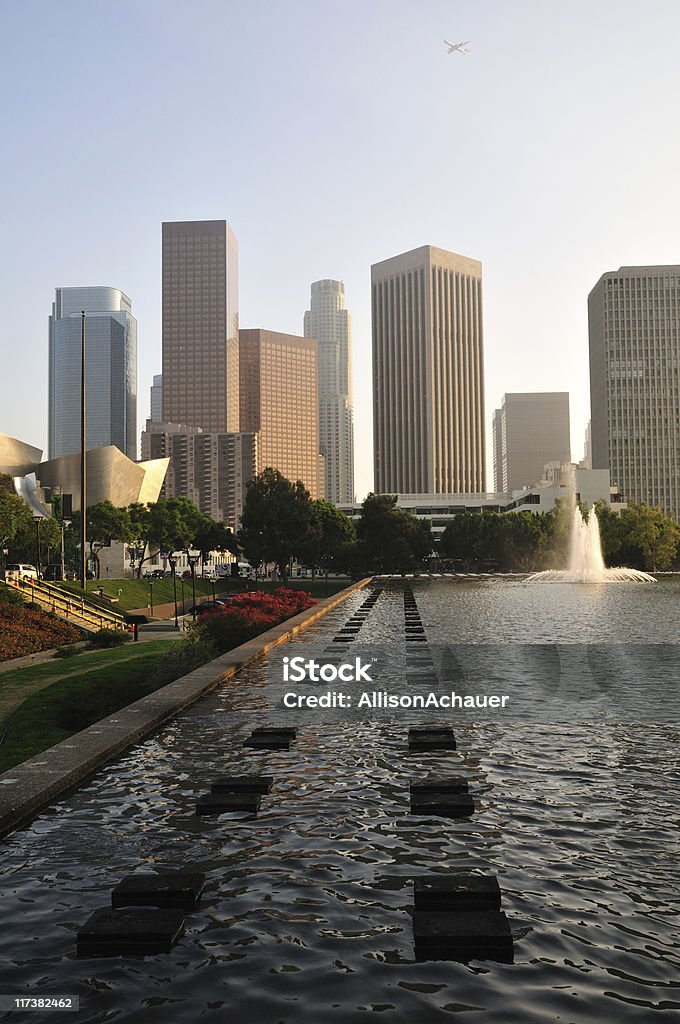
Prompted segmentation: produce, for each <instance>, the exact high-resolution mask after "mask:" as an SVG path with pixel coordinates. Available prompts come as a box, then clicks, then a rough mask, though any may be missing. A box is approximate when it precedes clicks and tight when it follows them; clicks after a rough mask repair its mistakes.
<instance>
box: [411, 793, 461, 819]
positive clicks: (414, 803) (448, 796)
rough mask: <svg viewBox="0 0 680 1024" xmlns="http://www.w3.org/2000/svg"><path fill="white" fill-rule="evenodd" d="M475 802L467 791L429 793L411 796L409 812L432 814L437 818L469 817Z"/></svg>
mask: <svg viewBox="0 0 680 1024" xmlns="http://www.w3.org/2000/svg"><path fill="white" fill-rule="evenodd" d="M474 813H475V804H474V801H473V799H472V797H471V796H470V794H469V793H430V794H429V795H428V796H415V797H414V796H411V814H423V815H434V816H435V817H438V818H469V817H470V815H471V814H474Z"/></svg>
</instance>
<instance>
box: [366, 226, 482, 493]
mask: <svg viewBox="0 0 680 1024" xmlns="http://www.w3.org/2000/svg"><path fill="white" fill-rule="evenodd" d="M371 288H372V311H373V435H374V465H375V489H376V491H377V492H379V493H399V494H426V493H429V494H456V493H458V494H461V493H468V494H473V493H479V492H483V491H485V490H486V471H485V438H484V353H483V348H484V346H483V332H482V265H481V263H479V262H478V261H477V260H472V259H468V258H467V257H466V256H458V255H456V254H455V253H452V252H447V251H446V250H444V249H437V248H435V247H434V246H431V245H424V246H422V247H421V248H419V249H413V250H412V251H411V252H407V253H403V254H402V255H401V256H395V257H393V258H392V259H388V260H383V262H382V263H376V264H375V265H374V266H373V267H371Z"/></svg>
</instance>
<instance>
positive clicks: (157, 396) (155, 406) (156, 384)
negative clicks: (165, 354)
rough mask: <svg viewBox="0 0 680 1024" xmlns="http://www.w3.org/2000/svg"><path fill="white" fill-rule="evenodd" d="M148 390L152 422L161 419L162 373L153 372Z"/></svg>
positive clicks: (158, 421) (157, 421)
mask: <svg viewBox="0 0 680 1024" xmlns="http://www.w3.org/2000/svg"><path fill="white" fill-rule="evenodd" d="M149 390H150V396H149V397H150V409H149V412H150V416H151V422H152V423H160V422H161V421H162V419H163V374H162V373H155V374H154V378H153V384H152V385H151V388H150V389H149Z"/></svg>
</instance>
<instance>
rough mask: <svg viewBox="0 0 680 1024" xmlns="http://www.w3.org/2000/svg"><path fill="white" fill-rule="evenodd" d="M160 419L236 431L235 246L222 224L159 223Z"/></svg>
mask: <svg viewBox="0 0 680 1024" xmlns="http://www.w3.org/2000/svg"><path fill="white" fill-rule="evenodd" d="M163 420H164V421H165V422H169V423H189V424H191V426H193V427H201V428H202V429H203V430H207V431H211V432H217V433H224V432H227V431H230V432H233V431H238V429H239V395H238V245H237V242H236V238H235V237H234V234H233V232H232V231H231V228H230V227H229V225H228V224H227V222H226V221H224V220H201V221H178V222H169V223H165V224H163Z"/></svg>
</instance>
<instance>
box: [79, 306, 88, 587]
mask: <svg viewBox="0 0 680 1024" xmlns="http://www.w3.org/2000/svg"><path fill="white" fill-rule="evenodd" d="M85 413H86V405H85V310H84V309H83V310H81V331H80V589H81V590H83V591H84V590H85V588H86V586H87V557H86V550H87V469H86V466H85V461H86V460H85V452H86V442H87V430H86V420H85Z"/></svg>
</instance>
